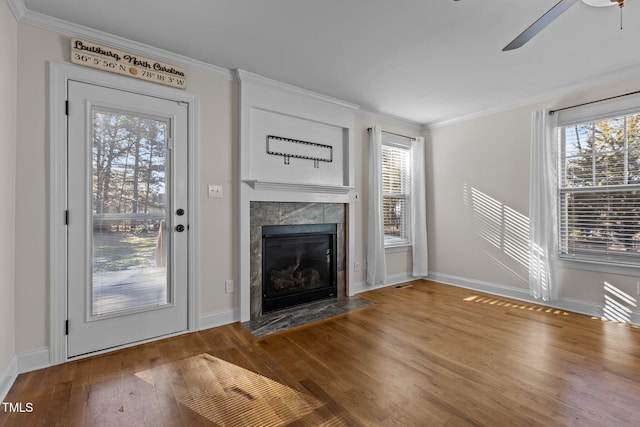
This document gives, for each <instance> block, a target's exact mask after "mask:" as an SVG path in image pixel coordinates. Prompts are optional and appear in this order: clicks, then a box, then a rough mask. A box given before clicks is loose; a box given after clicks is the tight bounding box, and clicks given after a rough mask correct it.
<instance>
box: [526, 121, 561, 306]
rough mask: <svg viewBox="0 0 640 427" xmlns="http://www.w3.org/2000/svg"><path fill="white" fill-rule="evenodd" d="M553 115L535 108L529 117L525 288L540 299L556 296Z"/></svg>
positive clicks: (556, 190) (545, 299) (556, 241)
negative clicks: (529, 150)
mask: <svg viewBox="0 0 640 427" xmlns="http://www.w3.org/2000/svg"><path fill="white" fill-rule="evenodd" d="M557 129H558V119H557V115H549V110H546V109H545V110H540V111H535V112H534V113H533V115H532V118H531V181H530V189H529V221H530V222H529V290H530V293H531V296H532V297H534V298H536V299H541V300H543V301H551V300H555V299H557V298H558V289H557V280H556V270H557V248H558V185H557V177H558V171H557V169H558V148H557V134H558V132H557Z"/></svg>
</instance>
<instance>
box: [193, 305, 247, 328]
mask: <svg viewBox="0 0 640 427" xmlns="http://www.w3.org/2000/svg"><path fill="white" fill-rule="evenodd" d="M239 321H240V308H239V307H234V308H231V309H225V310H218V311H214V312H213V313H207V314H204V315H201V316H200V325H199V326H200V328H199V330H200V331H202V330H204V329H210V328H216V327H218V326H224V325H228V324H230V323H235V322H239Z"/></svg>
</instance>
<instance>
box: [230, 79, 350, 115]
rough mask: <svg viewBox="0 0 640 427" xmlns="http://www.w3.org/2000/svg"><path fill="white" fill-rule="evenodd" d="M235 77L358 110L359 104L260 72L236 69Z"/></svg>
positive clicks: (241, 80)
mask: <svg viewBox="0 0 640 427" xmlns="http://www.w3.org/2000/svg"><path fill="white" fill-rule="evenodd" d="M236 77H237V79H238V81H239V82H243V81H244V82H254V83H258V84H261V85H265V86H271V87H275V88H277V89H281V90H285V91H288V92H293V93H297V94H299V95H304V96H308V97H311V98H315V99H317V100H319V101H323V102H327V103H329V104H334V105H338V106H341V107H345V108H348V109H350V110H358V109H359V108H360V106H359V105H357V104H354V103H352V102H349V101H345V100H342V99H338V98H333V97H331V96H327V95H323V94H321V93H318V92H313V91H311V90H308V89H303V88H301V87H298V86H293V85H291V84H289V83H284V82H281V81H279V80H274V79H271V78H269V77H264V76H261V75H260V74H256V73H252V72H250V71H246V70H242V69H236Z"/></svg>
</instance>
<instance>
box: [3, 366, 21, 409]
mask: <svg viewBox="0 0 640 427" xmlns="http://www.w3.org/2000/svg"><path fill="white" fill-rule="evenodd" d="M16 378H18V360H17V358H16V356H13V357H12V358H11V361H10V362H9V364H8V365H7V367H6V368H5V369H4V371H2V374H1V375H0V402H4V399H5V397H7V393H9V390H11V387H12V386H13V383H14V382H15V381H16Z"/></svg>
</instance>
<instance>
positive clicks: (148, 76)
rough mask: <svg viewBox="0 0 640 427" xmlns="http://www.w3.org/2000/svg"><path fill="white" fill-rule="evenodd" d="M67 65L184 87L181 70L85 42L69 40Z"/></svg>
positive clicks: (185, 79) (183, 73)
mask: <svg viewBox="0 0 640 427" xmlns="http://www.w3.org/2000/svg"><path fill="white" fill-rule="evenodd" d="M71 62H73V63H74V64H80V65H84V66H87V67H91V68H97V69H99V70H104V71H109V72H111V73H116V74H122V75H125V76H129V77H134V78H136V79H141V80H146V81H149V82H153V83H160V84H163V85H167V86H172V87H177V88H180V89H184V88H186V87H187V73H186V71H185V69H184V68H181V67H178V66H175V65H170V64H166V63H164V62H160V61H156V60H153V59H149V58H145V57H143V56H140V55H136V54H133V53H127V52H123V51H121V50H118V49H113V48H111V47H106V46H101V45H99V44H96V43H92V42H89V41H86V40H80V39H76V38H72V39H71Z"/></svg>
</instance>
